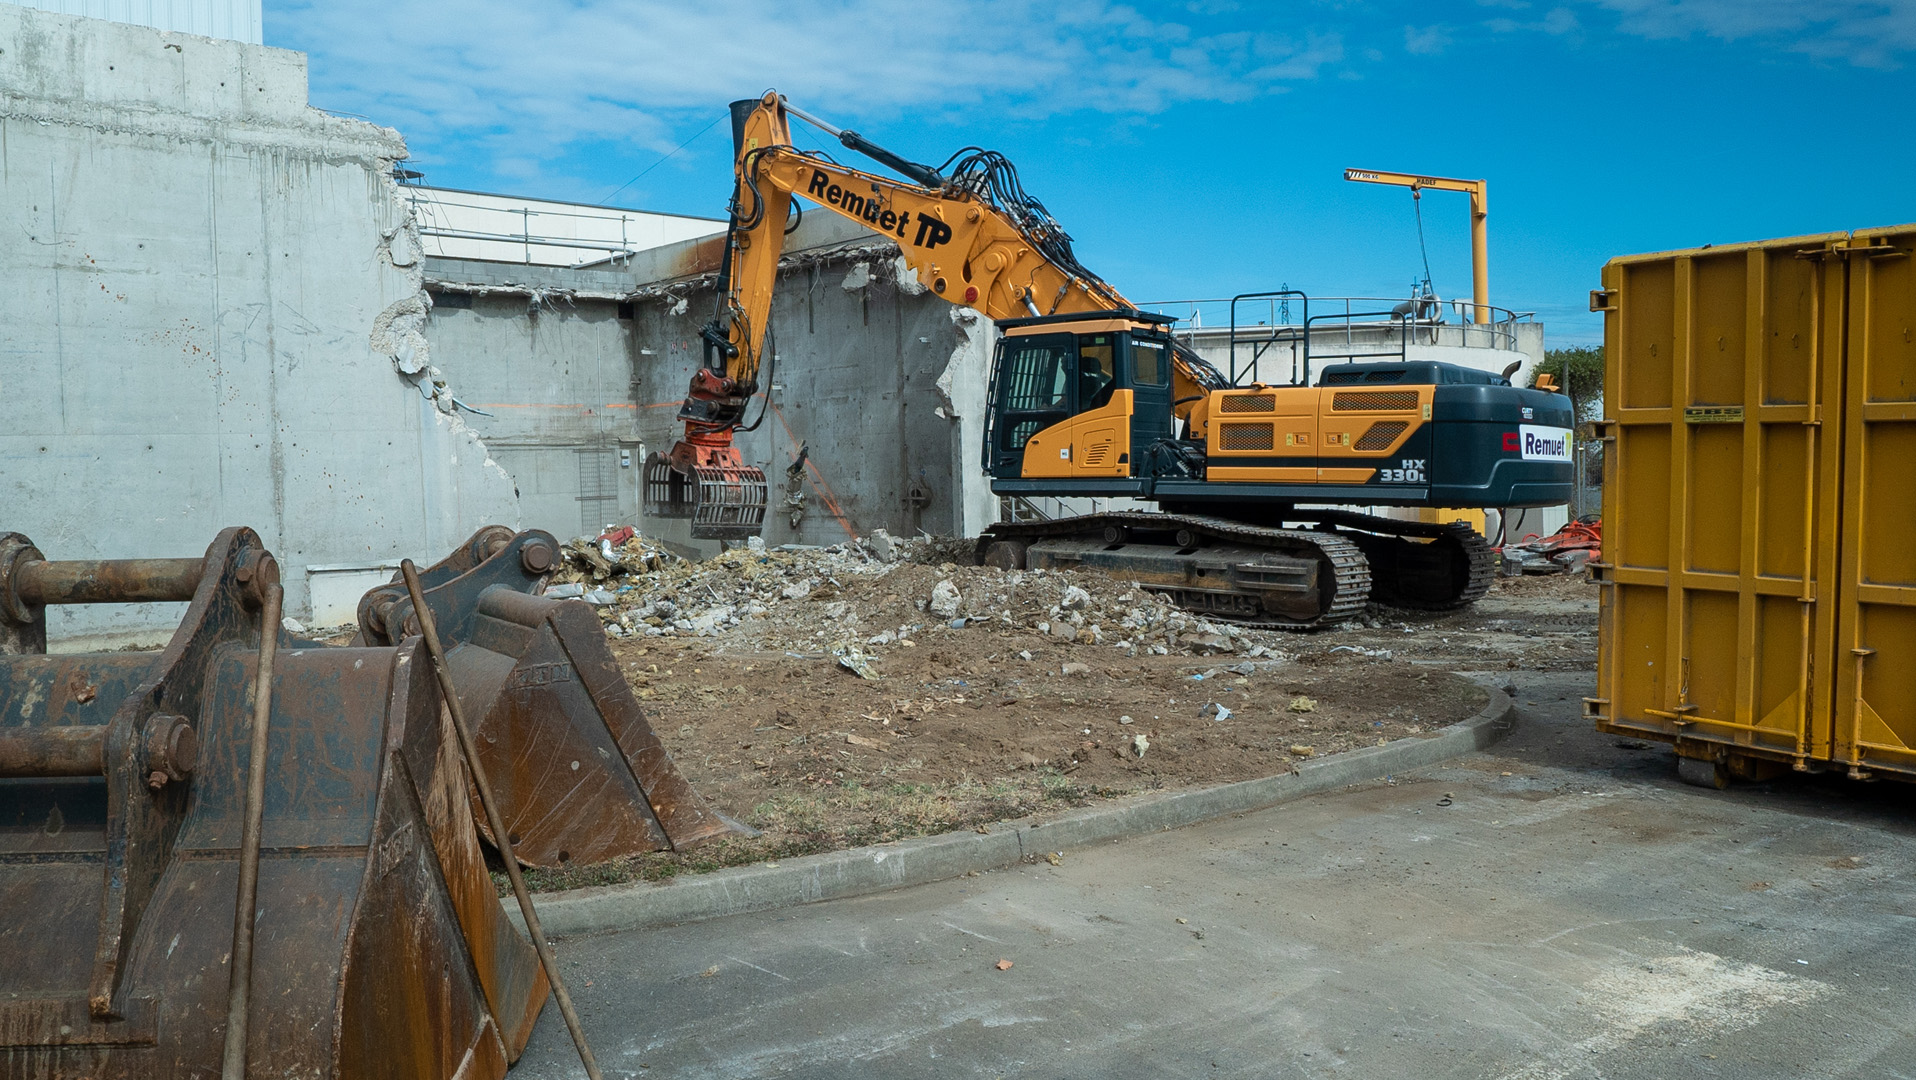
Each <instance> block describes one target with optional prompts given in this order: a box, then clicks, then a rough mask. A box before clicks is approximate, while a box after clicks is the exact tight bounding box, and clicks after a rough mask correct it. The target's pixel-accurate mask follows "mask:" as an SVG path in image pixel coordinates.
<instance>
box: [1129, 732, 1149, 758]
mask: <svg viewBox="0 0 1916 1080" xmlns="http://www.w3.org/2000/svg"><path fill="white" fill-rule="evenodd" d="M1131 749H1132V750H1133V751H1135V752H1136V753H1137V755H1138V756H1139V757H1143V756H1144V752H1145V751H1146V750H1149V749H1151V740H1150V739H1147V738H1145V737H1144V733H1143V732H1139V733H1137V734H1136V735H1133V736H1131Z"/></svg>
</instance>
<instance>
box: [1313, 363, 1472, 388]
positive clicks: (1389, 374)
mask: <svg viewBox="0 0 1916 1080" xmlns="http://www.w3.org/2000/svg"><path fill="white" fill-rule="evenodd" d="M1317 385H1319V386H1393V385H1396V386H1509V385H1510V380H1509V379H1506V378H1504V377H1503V376H1502V375H1499V374H1497V373H1496V372H1494V371H1483V370H1480V369H1478V368H1472V367H1465V366H1463V365H1462V364H1447V363H1444V362H1443V361H1441V360H1409V361H1397V362H1388V363H1378V362H1374V361H1373V362H1371V363H1364V364H1326V365H1325V366H1324V367H1322V368H1320V369H1318V373H1317Z"/></svg>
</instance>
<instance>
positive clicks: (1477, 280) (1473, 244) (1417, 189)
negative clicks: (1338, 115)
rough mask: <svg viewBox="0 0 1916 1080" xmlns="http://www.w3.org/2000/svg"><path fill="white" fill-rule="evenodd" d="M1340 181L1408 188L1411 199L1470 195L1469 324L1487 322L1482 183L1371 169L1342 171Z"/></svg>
mask: <svg viewBox="0 0 1916 1080" xmlns="http://www.w3.org/2000/svg"><path fill="white" fill-rule="evenodd" d="M1344 179H1346V180H1350V181H1353V182H1355V183H1359V184H1386V185H1389V186H1391V187H1406V188H1409V189H1410V191H1411V194H1412V195H1413V196H1417V197H1421V193H1422V192H1423V191H1424V190H1425V189H1429V190H1431V191H1461V192H1463V193H1465V194H1467V195H1469V196H1470V282H1471V298H1470V299H1471V303H1472V304H1473V305H1474V309H1473V311H1472V313H1471V321H1473V322H1476V323H1478V324H1480V325H1481V324H1483V323H1488V322H1489V321H1490V319H1491V315H1490V232H1489V226H1488V222H1489V217H1490V186H1489V184H1488V183H1487V182H1486V181H1483V180H1458V179H1456V178H1454V177H1449V176H1422V175H1419V174H1417V173H1401V172H1384V171H1380V170H1374V169H1345V170H1344Z"/></svg>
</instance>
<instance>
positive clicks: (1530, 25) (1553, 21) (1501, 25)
mask: <svg viewBox="0 0 1916 1080" xmlns="http://www.w3.org/2000/svg"><path fill="white" fill-rule="evenodd" d="M1484 25H1485V26H1487V27H1489V28H1490V29H1491V30H1493V31H1495V32H1497V33H1499V34H1508V33H1513V32H1515V31H1518V30H1529V31H1533V32H1535V33H1539V34H1551V35H1554V36H1557V37H1562V36H1563V35H1565V34H1574V33H1576V32H1577V31H1579V30H1581V29H1583V24H1582V23H1580V22H1578V21H1577V13H1576V12H1574V11H1571V10H1570V9H1569V8H1567V7H1559V8H1551V9H1550V10H1549V11H1548V12H1547V13H1545V15H1544V17H1543V18H1541V19H1537V20H1534V21H1531V22H1522V21H1519V20H1517V19H1491V20H1489V21H1488V22H1486V23H1484Z"/></svg>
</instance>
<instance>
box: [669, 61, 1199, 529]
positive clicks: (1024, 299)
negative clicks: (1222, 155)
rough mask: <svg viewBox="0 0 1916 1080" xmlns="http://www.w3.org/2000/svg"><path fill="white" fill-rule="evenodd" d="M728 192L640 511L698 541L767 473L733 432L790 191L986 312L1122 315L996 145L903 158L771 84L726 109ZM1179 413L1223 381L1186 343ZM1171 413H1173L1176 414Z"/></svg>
mask: <svg viewBox="0 0 1916 1080" xmlns="http://www.w3.org/2000/svg"><path fill="white" fill-rule="evenodd" d="M793 116H797V117H799V118H800V119H803V120H805V121H806V122H808V123H811V124H814V125H815V126H817V127H819V128H820V129H821V130H823V131H825V132H826V133H828V134H830V135H831V136H833V137H834V138H836V139H838V140H839V142H840V143H841V144H843V145H844V146H846V147H848V148H850V149H853V150H856V151H858V152H860V153H862V154H865V155H866V156H868V157H871V158H873V159H874V160H877V161H879V162H881V163H883V164H885V165H887V166H889V167H891V168H894V169H897V170H898V171H900V172H902V173H905V174H907V175H909V176H911V177H912V178H913V181H915V182H908V181H903V180H898V179H896V178H893V177H889V176H883V175H879V174H877V173H871V172H865V171H862V170H859V169H853V168H850V167H848V166H845V165H841V164H839V163H838V162H835V161H832V160H831V159H829V158H827V157H825V156H824V155H822V154H816V153H808V152H806V151H803V150H800V149H798V148H797V147H795V146H793V145H792V134H791V120H790V118H791V117H793ZM732 120H733V136H734V140H733V141H734V151H735V154H736V162H735V164H736V168H735V170H734V174H735V176H736V178H737V186H736V188H735V190H734V191H733V194H732V203H731V220H730V223H729V226H728V229H727V233H726V245H725V257H724V262H723V264H722V265H721V267H720V271H719V280H718V290H717V292H718V297H717V311H716V312H715V314H714V317H713V319H712V322H711V323H709V324H707V326H706V327H705V329H704V330H703V332H702V335H701V336H702V337H703V339H704V343H705V366H704V367H703V368H701V369H700V370H699V371H698V373H697V374H695V375H694V376H693V378H692V386H691V390H690V392H689V393H688V394H687V396H686V399H685V403H684V404H683V405H682V406H681V407H680V409H679V414H678V418H679V419H680V420H681V421H683V422H684V424H685V436H684V438H682V439H681V440H680V441H679V442H678V443H677V444H676V445H675V446H674V447H673V448H672V450H671V451H670V453H668V454H663V455H659V454H655V455H653V456H652V457H651V458H650V459H649V460H648V461H647V462H646V478H645V479H646V500H645V503H646V512H647V513H648V514H656V515H658V516H661V517H679V518H685V517H690V518H692V521H693V524H692V535H693V537H694V538H695V539H743V538H744V537H746V536H756V535H758V532H759V529H760V527H761V526H762V524H763V522H764V507H765V494H766V490H767V488H766V484H765V478H764V474H763V473H762V472H761V471H760V470H758V469H755V468H752V467H750V466H747V465H745V464H744V462H743V460H742V459H741V458H740V457H739V454H738V451H737V448H736V447H735V446H734V445H733V442H732V432H734V431H736V430H738V429H740V428H742V427H744V426H745V419H746V414H747V411H748V406H749V404H750V401H751V398H752V396H753V395H755V394H756V393H758V390H759V384H758V379H759V374H760V371H761V369H762V367H763V356H762V352H761V350H762V349H763V347H764V343H765V333H766V322H767V319H768V317H769V314H770V312H771V309H772V293H773V291H774V288H775V286H776V283H777V277H778V261H779V256H780V255H781V254H782V251H783V243H784V236H785V230H786V221H787V218H788V216H789V215H790V213H791V205H792V199H793V198H795V197H798V198H803V199H805V200H806V201H807V202H809V203H812V204H815V205H817V206H820V207H823V208H824V209H826V210H830V211H832V212H834V213H837V214H840V215H842V216H844V217H847V218H850V219H852V220H854V221H856V222H858V223H860V224H862V225H864V226H865V227H866V228H869V229H871V230H873V231H874V232H877V233H880V234H882V235H884V236H887V237H890V238H891V239H893V240H894V241H896V242H897V244H898V249H899V251H900V252H901V253H902V254H903V256H904V259H905V263H906V265H907V266H908V267H909V268H910V269H911V270H912V271H913V272H914V273H915V274H916V275H917V276H918V280H919V281H920V282H921V283H922V284H924V286H925V287H926V288H928V289H930V290H931V291H932V292H934V293H936V294H937V295H939V296H941V297H943V298H944V299H946V300H949V301H951V302H952V303H954V304H963V305H965V306H967V307H972V308H976V309H977V310H979V311H981V312H983V313H984V314H985V315H987V316H989V317H990V318H992V319H994V320H1002V319H1011V318H1018V317H1021V316H1049V315H1060V314H1075V313H1080V312H1103V311H1130V310H1134V309H1135V305H1133V304H1132V303H1131V302H1130V301H1129V300H1126V299H1125V298H1124V296H1123V295H1122V294H1120V293H1119V292H1118V291H1117V290H1116V289H1114V288H1112V287H1111V286H1110V285H1109V284H1108V283H1106V282H1105V281H1104V280H1103V279H1102V278H1099V277H1098V276H1097V275H1096V274H1094V273H1092V272H1091V271H1089V270H1087V269H1085V268H1084V267H1083V266H1082V265H1080V264H1079V263H1078V261H1077V258H1076V256H1075V255H1074V254H1073V253H1072V250H1071V238H1070V236H1069V235H1068V234H1066V233H1065V231H1064V230H1063V229H1062V228H1061V227H1059V225H1058V224H1057V222H1056V221H1055V220H1054V219H1053V218H1052V217H1051V215H1050V214H1049V213H1048V212H1047V211H1046V210H1045V209H1044V206H1043V204H1042V203H1039V202H1038V201H1037V200H1036V199H1033V198H1031V197H1030V196H1029V195H1027V194H1025V193H1024V191H1023V189H1022V188H1021V187H1020V186H1019V185H1018V180H1017V172H1016V170H1015V168H1013V167H1012V166H1011V164H1010V162H1008V161H1007V160H1005V158H1004V157H1003V156H1002V155H1000V154H996V153H994V152H991V151H985V150H976V149H973V150H968V151H964V152H961V153H960V154H959V155H957V156H955V157H954V158H953V159H952V162H950V163H948V165H950V166H951V168H950V169H949V173H948V174H947V172H946V171H944V170H939V169H934V168H932V167H930V166H927V165H921V164H918V163H915V162H912V161H909V160H907V159H905V158H903V157H901V156H899V155H897V154H893V153H891V152H890V151H887V150H885V149H884V148H882V147H879V146H877V145H876V144H875V143H872V142H871V141H870V140H867V139H865V138H864V137H863V136H860V135H859V134H858V133H857V132H852V131H841V130H839V129H837V128H834V127H832V126H830V125H829V124H825V123H823V122H822V121H819V120H816V119H815V118H813V117H811V116H809V115H807V114H805V113H803V112H801V111H799V110H797V109H794V108H792V107H791V106H790V105H789V104H788V103H787V102H786V101H785V99H784V98H783V97H781V96H780V95H778V94H777V93H767V94H766V95H765V96H764V97H763V98H760V99H757V100H753V101H741V102H734V103H733V106H732ZM1174 352H1175V355H1174V357H1173V361H1172V367H1173V374H1174V377H1175V382H1176V389H1177V390H1178V393H1177V395H1176V396H1177V397H1178V398H1179V399H1181V400H1185V401H1186V404H1185V405H1183V406H1181V409H1182V410H1188V408H1189V405H1188V402H1189V401H1194V400H1196V399H1197V398H1198V397H1200V396H1201V395H1203V394H1204V393H1205V392H1206V391H1208V390H1214V389H1221V388H1223V387H1224V386H1226V385H1227V380H1225V378H1224V377H1223V375H1222V374H1220V373H1219V372H1218V371H1217V370H1216V369H1215V368H1213V367H1211V365H1209V364H1208V363H1206V362H1205V361H1204V360H1203V359H1201V358H1199V357H1198V356H1197V355H1196V354H1194V353H1191V352H1189V351H1188V350H1182V349H1179V350H1174ZM1180 415H1182V412H1181V413H1180Z"/></svg>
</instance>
